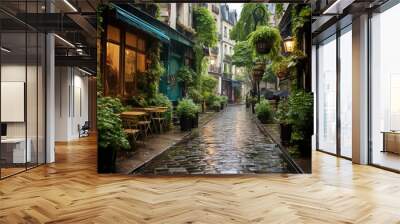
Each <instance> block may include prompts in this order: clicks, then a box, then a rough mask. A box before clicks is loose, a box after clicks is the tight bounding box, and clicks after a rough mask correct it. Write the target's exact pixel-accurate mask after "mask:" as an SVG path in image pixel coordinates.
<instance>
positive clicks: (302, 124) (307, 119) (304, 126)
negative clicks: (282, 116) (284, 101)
mask: <svg viewBox="0 0 400 224" xmlns="http://www.w3.org/2000/svg"><path fill="white" fill-rule="evenodd" d="M288 107H289V111H288V120H289V123H290V124H292V125H293V132H292V138H291V139H292V141H301V140H304V138H308V137H310V136H311V134H312V128H313V95H312V94H311V93H308V92H305V91H297V92H294V93H292V94H291V95H290V96H289V102H288Z"/></svg>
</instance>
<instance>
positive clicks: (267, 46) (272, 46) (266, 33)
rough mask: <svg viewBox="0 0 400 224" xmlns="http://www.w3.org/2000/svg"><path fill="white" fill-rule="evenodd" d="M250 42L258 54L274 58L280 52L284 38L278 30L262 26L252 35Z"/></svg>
mask: <svg viewBox="0 0 400 224" xmlns="http://www.w3.org/2000/svg"><path fill="white" fill-rule="evenodd" d="M249 41H250V43H251V44H252V46H253V47H254V48H255V50H256V52H257V53H258V54H268V55H271V56H274V55H277V54H278V53H279V52H280V47H281V42H282V37H281V35H280V33H279V30H278V29H276V28H274V27H270V26H261V27H258V28H257V29H256V30H255V31H254V32H252V33H250V35H249Z"/></svg>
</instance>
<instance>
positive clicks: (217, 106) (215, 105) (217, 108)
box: [211, 100, 221, 112]
mask: <svg viewBox="0 0 400 224" xmlns="http://www.w3.org/2000/svg"><path fill="white" fill-rule="evenodd" d="M211 108H212V109H213V110H215V112H219V111H220V110H221V102H220V101H219V100H215V101H214V102H213V103H212V104H211Z"/></svg>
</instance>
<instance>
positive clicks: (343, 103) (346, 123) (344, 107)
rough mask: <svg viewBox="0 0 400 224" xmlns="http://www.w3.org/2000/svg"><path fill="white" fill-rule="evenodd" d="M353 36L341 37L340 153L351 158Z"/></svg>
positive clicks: (345, 34) (346, 34)
mask: <svg viewBox="0 0 400 224" xmlns="http://www.w3.org/2000/svg"><path fill="white" fill-rule="evenodd" d="M351 48H352V35H351V30H350V31H348V32H346V33H344V34H343V35H341V36H340V153H341V155H342V156H346V157H349V158H351V156H352V150H351V145H352V144H351V142H352V74H353V71H352V50H351Z"/></svg>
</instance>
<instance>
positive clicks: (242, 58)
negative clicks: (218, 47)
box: [232, 41, 254, 68]
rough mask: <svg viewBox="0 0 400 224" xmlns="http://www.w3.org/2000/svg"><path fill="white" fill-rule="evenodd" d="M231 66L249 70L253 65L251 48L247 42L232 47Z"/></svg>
mask: <svg viewBox="0 0 400 224" xmlns="http://www.w3.org/2000/svg"><path fill="white" fill-rule="evenodd" d="M233 51H234V53H233V55H232V64H233V65H235V66H238V67H246V68H250V67H251V66H252V65H253V61H254V54H253V48H252V47H251V46H250V44H249V42H248V41H240V42H237V43H236V44H235V46H234V47H233Z"/></svg>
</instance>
